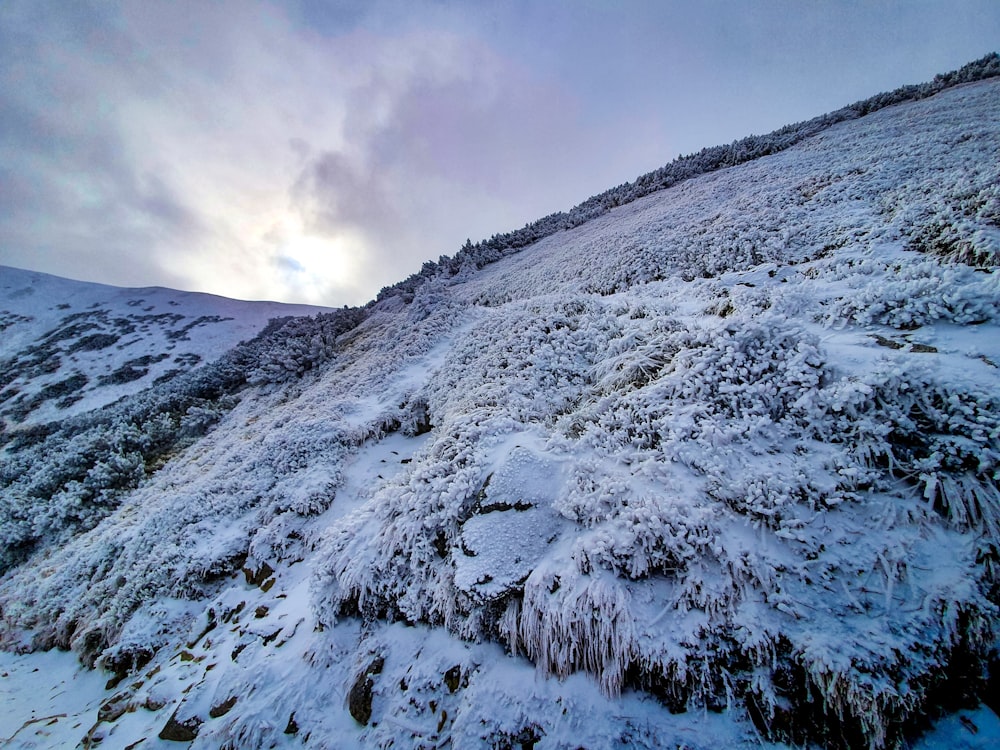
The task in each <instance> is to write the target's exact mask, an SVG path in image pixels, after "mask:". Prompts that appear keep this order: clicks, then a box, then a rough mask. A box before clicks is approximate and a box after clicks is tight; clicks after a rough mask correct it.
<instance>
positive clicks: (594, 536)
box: [0, 80, 1000, 750]
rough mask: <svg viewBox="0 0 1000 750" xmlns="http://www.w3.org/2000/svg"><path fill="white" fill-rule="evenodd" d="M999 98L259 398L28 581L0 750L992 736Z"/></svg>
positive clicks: (13, 627) (243, 398)
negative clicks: (171, 729)
mask: <svg viewBox="0 0 1000 750" xmlns="http://www.w3.org/2000/svg"><path fill="white" fill-rule="evenodd" d="M998 111H1000V81H997V80H993V81H986V82H982V83H977V84H971V85H964V86H959V87H956V88H953V89H949V90H947V91H945V92H943V93H941V94H938V95H936V96H934V97H932V98H929V99H926V100H923V101H920V102H915V103H910V104H904V105H899V106H895V107H891V108H888V109H884V110H881V111H879V112H876V113H874V114H871V115H868V116H866V117H864V118H861V119H859V120H855V121H851V122H845V123H841V124H839V125H836V126H834V127H832V128H830V129H828V130H826V131H823V132H821V133H819V134H818V135H816V136H814V137H812V138H810V139H808V140H806V141H804V142H802V143H800V144H799V145H797V146H795V147H792V148H790V149H788V150H787V151H783V152H781V153H777V154H773V155H771V156H767V157H764V158H761V159H758V160H756V161H753V162H750V163H748V164H745V165H742V166H739V167H734V168H731V169H726V170H722V171H719V172H716V173H713V174H709V175H705V176H702V177H698V178H695V179H692V180H689V181H687V182H684V183H681V184H679V185H677V186H675V187H673V188H671V189H667V190H663V191H661V192H659V193H656V194H653V195H650V196H648V197H646V198H644V199H641V200H639V201H636V202H634V203H631V204H628V205H624V206H620V207H618V208H616V209H614V210H613V211H611V212H610V213H609V214H607V215H605V216H602V217H600V218H597V219H595V220H593V221H590V222H588V223H586V224H583V225H581V226H579V227H576V228H574V229H572V230H568V231H564V232H560V233H558V234H556V235H553V236H550V237H548V238H546V239H544V240H541V241H540V242H538V243H536V244H535V245H532V246H529V247H528V248H525V249H524V250H523V251H522V252H520V253H519V254H517V255H514V256H511V257H508V258H506V259H504V260H501V261H499V262H496V263H494V264H492V265H490V266H487V267H485V268H483V269H481V270H479V271H471V270H468V269H467V270H464V271H462V272H461V273H460V274H459V275H457V276H454V277H451V278H445V277H438V278H434V279H431V280H429V281H428V282H427V283H425V284H424V285H422V286H420V287H419V288H418V289H417V292H416V296H415V298H414V299H413V300H412V301H411V302H409V303H404V302H403V301H402V300H401V299H400V298H398V297H396V298H390V299H388V300H386V301H384V302H381V303H379V304H377V305H375V306H374V307H373V308H372V309H371V311H370V314H369V315H368V317H367V318H366V319H365V320H364V322H362V323H361V324H360V325H359V326H358V327H357V328H355V329H353V330H351V331H349V332H347V333H344V334H343V335H341V336H340V338H339V339H338V340H337V342H336V346H335V347H333V349H334V350H335V351H334V354H333V355H332V356H331V357H330V358H329V359H328V360H326V361H325V362H324V364H323V365H322V366H320V367H316V368H314V369H313V370H310V371H308V372H306V373H304V374H303V375H302V376H301V377H300V378H298V379H295V380H292V381H290V382H286V383H264V384H260V385H250V386H247V387H246V388H244V389H243V390H242V391H241V392H240V393H239V394H238V398H237V399H234V401H233V403H232V404H230V406H231V408H227V411H226V412H225V414H224V415H223V416H221V421H219V422H218V424H216V425H215V427H214V428H212V429H210V430H208V431H207V433H206V434H204V435H203V436H200V437H198V439H197V440H196V441H194V442H193V443H191V444H188V445H186V446H184V447H182V448H181V449H179V450H178V451H177V452H176V453H174V454H171V455H169V456H168V457H167V458H165V459H164V461H163V463H162V466H159V465H157V466H156V467H154V468H155V470H149V471H147V473H145V474H143V475H142V478H141V481H138V484H137V486H136V487H135V489H130V490H128V491H127V492H124V493H123V494H122V495H120V496H115V499H114V503H112V504H109V505H108V506H107V508H105V509H103V510H102V512H101V514H99V515H95V516H93V518H92V520H90V521H88V523H86V524H82V525H72V524H68V525H65V526H60V525H59V524H61V523H62V520H60V519H62V516H59V517H58V518H57V519H56V520H55V521H47V523H51V524H53V526H52V528H58V529H61V531H60V532H59V533H58V534H57V533H55V532H52V533H49V532H46V534H45V535H41V536H38V539H41V540H42V542H40V543H39V546H38V547H37V548H33V549H31V550H29V551H28V552H27V553H26V557H25V558H24V559H23V560H20V561H19V562H17V564H14V565H13V566H12V567H10V568H9V569H8V570H6V572H4V573H3V577H2V579H0V616H2V628H0V633H2V644H3V646H4V648H5V649H7V651H8V652H9V653H7V654H3V655H2V661H0V665H2V672H3V675H4V676H3V677H2V679H0V690H3V691H4V696H5V697H7V696H9V700H5V701H4V703H5V706H6V705H10V706H11V708H10V709H9V710H5V711H3V712H2V713H3V714H4V716H3V719H2V720H0V721H2V723H0V738H6V744H5V745H4V746H5V747H11V748H29V747H53V748H54V747H67V746H72V745H73V744H74V743H82V745H83V746H85V747H92V746H96V745H97V744H98V740H100V746H102V747H121V748H143V749H145V748H157V747H162V748H166V747H176V746H180V745H179V744H178V742H177V741H168V740H165V739H160V738H159V737H158V735H159V734H160V733H161V730H164V729H165V728H166V727H167V726H168V724H171V723H173V724H175V725H183V726H186V727H188V731H189V732H191V733H192V734H191V736H190V737H189V738H188V739H187V740H184V742H186V743H187V745H188V746H189V747H191V748H206V749H207V748H218V747H227V748H272V747H310V748H350V747H381V748H388V747H397V748H398V747H420V748H444V747H453V748H506V747H536V748H539V750H544V749H545V748H568V749H572V748H578V747H584V748H615V747H620V748H625V747H647V748H661V747H686V748H719V747H784V746H785V745H782V744H781V743H782V742H787V743H789V744H790V745H791V746H802V745H804V744H814V745H820V746H821V745H828V746H834V747H837V746H862V747H863V746H868V747H873V748H878V747H884V746H900V745H903V744H907V743H910V746H916V747H921V748H925V749H926V750H931V749H932V748H939V747H968V748H980V747H989V746H995V745H996V744H997V743H1000V722H998V720H997V717H996V716H995V715H994V714H993V713H992V712H991V711H990V709H989V708H987V707H986V706H977V705H976V699H977V697H978V696H982V695H984V693H983V690H984V688H983V685H982V684H981V682H982V681H981V679H980V672H979V671H980V669H981V668H982V667H983V665H984V663H985V662H986V660H987V659H988V657H989V655H990V653H995V652H996V637H997V625H998V615H997V594H996V591H997V581H996V577H995V575H996V571H995V565H996V560H997V559H998V554H1000V552H998V550H1000V533H998V531H1000V491H998V459H1000V409H998V405H1000V376H998V365H1000V325H998V321H1000V281H998V280H1000V272H998V265H997V257H998V243H1000V118H997V116H996V113H997V112H998ZM6 273H8V274H9V272H6ZM4 278H8V276H3V277H0V279H4ZM4 283H7V282H4ZM18 283H20V282H18ZM46 283H50V284H51V283H55V282H51V281H47V282H46ZM65 284H66V286H65V287H63V288H60V289H59V290H58V294H59V296H58V297H56V298H51V299H45V298H44V297H43V296H42V292H41V290H40V291H39V293H38V295H37V296H36V297H35V298H34V299H35V301H34V302H33V303H32V304H33V305H34V307H33V308H32V309H31V310H29V311H25V312H17V311H16V310H15V309H14V308H13V307H11V308H10V309H11V312H10V319H11V320H13V323H12V324H11V327H10V328H9V329H8V331H13V330H16V329H17V326H25V325H28V323H27V322H26V321H20V320H18V319H16V316H18V315H22V316H24V317H29V316H31V317H34V318H35V319H36V321H40V320H41V319H42V317H43V313H44V314H45V315H52V316H57V315H58V314H60V313H61V312H62V311H59V312H55V311H53V310H52V309H51V308H53V307H56V306H57V304H59V302H60V301H61V300H63V299H65V300H67V301H69V304H75V303H73V302H72V300H73V299H74V298H73V291H72V290H73V288H74V286H73V285H72V284H70V283H69V282H65ZM7 286H8V288H12V286H11V285H10V284H7ZM13 286H17V284H14V285H13ZM52 288H53V289H56V287H52ZM53 293H55V292H53ZM81 294H82V295H83V296H84V298H85V299H86V300H88V301H87V302H86V304H87V305H89V304H91V303H90V302H89V300H90V299H91V298H92V297H87V296H86V295H88V294H90V295H92V294H93V292H92V291H87V290H86V289H85V290H84V292H81ZM121 294H122V295H123V296H122V297H120V299H122V300H124V304H125V305H126V306H128V305H129V300H131V299H132V298H133V297H135V298H136V299H138V298H142V299H143V300H144V301H143V302H142V303H140V304H145V305H147V306H148V305H153V304H156V305H161V306H162V305H167V306H169V304H170V303H169V301H163V302H161V301H160V297H158V296H157V295H163V299H164V300H168V299H171V298H170V297H169V295H170V294H175V293H168V292H166V291H159V292H156V293H155V294H154V293H153V292H151V291H148V290H143V293H141V294H140V293H138V292H129V293H125V292H122V293H121ZM23 296H25V295H22V297H23ZM15 297H16V295H12V294H8V295H7V299H12V298H15ZM16 299H21V297H16ZM16 299H15V301H16ZM199 299H200V298H199ZM95 301H96V300H95ZM176 301H177V302H178V304H177V305H176V306H174V307H176V310H177V311H178V313H179V314H184V315H186V316H187V318H186V320H188V321H189V322H190V321H192V320H197V319H198V318H199V317H201V316H203V315H205V314H206V312H205V310H206V308H204V307H201V306H199V305H200V304H201V303H197V304H195V303H194V302H192V303H191V307H188V306H186V305H187V304H188V302H187V301H186V300H184V299H181V298H180V297H177V298H176ZM10 304H13V303H12V302H11V303H10ZM80 304H83V303H80ZM102 304H107V306H108V307H109V309H111V308H112V307H113V306H112V305H111V304H110V303H102ZM220 304H222V303H220ZM233 304H236V303H233ZM77 306H79V305H77ZM0 307H2V305H0ZM85 309H87V308H86V305H84V306H83V307H82V308H81V310H85ZM128 309H129V310H131V309H133V308H131V307H128ZM137 309H142V308H141V307H138V306H137ZM160 309H161V308H160V307H156V308H155V310H154V311H153V312H157V311H159V310H160ZM163 309H164V310H166V309H168V308H163ZM212 309H213V310H215V311H216V312H213V313H212V314H220V315H222V313H218V312H217V311H218V310H219V308H217V307H216V308H212ZM251 309H253V308H252V307H240V308H239V310H238V311H232V312H231V315H232V317H234V318H236V319H237V320H239V319H240V318H241V316H244V315H245V316H252V315H253V314H256V313H250V312H249V311H250V310H251ZM73 310H76V307H74V308H73ZM114 311H115V314H118V313H119V312H124V310H123V309H122V308H121V307H120V306H118V307H114ZM65 312H69V310H67V311H65ZM268 314H270V313H268ZM260 315H261V317H259V318H257V320H263V317H264V316H263V313H261V314H260ZM51 320H55V318H51ZM181 323H182V321H178V323H177V325H181ZM38 325H41V323H38ZM45 325H51V323H46V324H45ZM219 325H222V324H221V323H220V324H219ZM22 330H26V329H22ZM39 330H40V329H39ZM171 330H174V329H171ZM199 330H200V328H199V327H197V326H196V327H194V328H192V329H190V332H191V337H192V338H194V337H195V335H196V334H197V333H198V332H199ZM217 330H222V329H217ZM255 330H259V329H255ZM5 334H6V332H5ZM149 335H150V337H153V336H155V335H160V334H156V333H155V332H154V331H153V329H152V328H151V330H150V332H149ZM163 335H164V336H165V335H166V334H165V333H164V334H163ZM227 335H228V334H227ZM233 335H237V334H235V333H234V334H233ZM238 335H239V336H241V337H244V338H246V337H247V336H248V333H243V332H240V333H239V334H238ZM32 336H35V337H37V336H38V333H34V334H25V337H23V338H17V339H15V338H13V337H11V338H8V337H7V336H6V335H5V337H4V339H3V341H4V343H3V354H2V356H4V357H6V356H10V354H9V353H10V352H11V351H15V352H20V351H22V350H24V349H25V348H26V347H30V346H31V345H32V343H31V342H32V341H33V340H34V339H33V338H32ZM171 340H172V339H171ZM150 341H152V343H150V342H149V341H147V340H146V339H145V338H142V339H141V340H140V341H139V342H137V343H136V344H135V346H137V347H140V349H141V353H143V354H151V355H155V354H158V353H166V349H168V348H169V344H166V343H165V342H166V341H167V338H161V339H156V340H155V341H154V340H153V339H152V338H151V339H150ZM221 341H222V339H219V340H216V343H215V344H213V346H212V347H208V348H205V349H199V350H198V352H199V353H201V354H203V355H204V354H206V353H207V352H209V351H211V350H212V349H213V348H214V347H216V346H221V345H222V344H221V343H220V342H221ZM140 349H136V350H135V351H136V352H137V354H138V353H139V352H140ZM101 351H103V350H96V353H95V354H94V355H93V356H94V359H93V361H91V360H86V363H87V366H88V367H92V368H98V369H92V370H88V371H87V372H88V373H89V372H94V373H96V372H98V371H99V368H100V367H101V366H103V365H101V364H100V362H99V361H98V359H97V354H100V352H101ZM176 351H178V352H182V351H186V350H182V349H181V348H180V345H178V349H177V350H176ZM171 353H172V351H171ZM88 356H90V355H88ZM115 356H117V355H115ZM122 356H124V355H122ZM129 356H131V355H129ZM78 360H79V361H78V363H74V365H76V366H78V367H81V368H82V367H83V363H84V359H83V358H78ZM70 361H72V360H70ZM117 361H118V360H115V362H116V363H117ZM164 362H165V360H164ZM64 366H65V365H64ZM82 371H83V370H82V369H81V372H82ZM153 374H154V373H153V372H152V370H151V372H150V375H151V376H152V375H153ZM88 377H89V378H92V376H91V375H88ZM44 382H48V381H44ZM122 395H124V394H122ZM95 399H96V396H95ZM98 401H99V399H97V400H94V401H85V402H79V404H78V406H77V408H80V409H84V408H90V407H92V406H95V405H96V404H97V403H98ZM54 408H55V407H53V408H49V407H48V406H45V407H44V409H45V410H43V408H41V407H40V408H39V410H38V412H37V414H35V412H32V415H33V416H31V419H38V420H41V419H43V418H45V419H48V418H53V417H54V416H58V414H57V412H56V411H54ZM43 445H44V444H43ZM16 449H17V445H16V444H15V443H10V444H8V445H7V447H6V448H5V449H4V456H3V458H4V460H7V461H9V462H10V463H9V464H7V465H9V466H18V465H19V464H17V463H16V462H17V454H16ZM37 460H38V462H39V465H37V466H36V467H34V470H35V471H37V472H38V473H39V474H44V473H45V472H46V471H48V468H49V467H48V464H47V463H45V461H46V460H47V459H41V458H40V459H37ZM51 460H52V461H57V460H58V458H57V457H52V459H51ZM148 468H149V467H147V469H148ZM5 470H6V471H8V472H10V471H12V470H9V469H5ZM0 476H3V474H2V473H0ZM8 478H9V479H10V477H8ZM4 486H9V487H15V486H16V487H21V486H22V485H21V484H17V483H14V482H13V480H12V479H11V481H10V482H8V484H7V485H4ZM0 489H2V488H0ZM6 492H7V495H6V496H0V500H2V501H3V503H4V505H2V506H0V510H3V513H5V514H6V516H4V515H3V514H0V522H2V523H3V524H6V525H7V527H9V528H5V527H0V531H2V532H3V533H4V534H6V535H9V538H11V539H15V538H16V539H21V538H22V537H20V536H16V534H20V533H21V532H22V531H23V530H24V527H25V525H26V524H27V525H29V526H30V524H31V523H32V520H31V519H25V518H22V517H20V516H18V514H17V509H18V507H21V506H19V503H21V502H22V497H21V495H17V494H16V493H15V492H14V491H13V490H6ZM18 492H21V490H20V489H19V490H18ZM66 496H67V497H68V496H69V495H66ZM60 497H62V495H60ZM76 497H78V495H77V496H76ZM33 502H34V501H33ZM109 503H110V501H109ZM32 507H35V506H32ZM71 510H72V512H71V511H70V510H66V511H62V510H61V511H60V512H61V513H65V514H66V517H68V518H71V517H75V516H73V513H75V512H76V510H74V509H71ZM88 518H89V517H88ZM15 526H17V528H16V529H15V528H14V527H15ZM47 528H48V527H47ZM5 538H8V537H5ZM53 647H60V648H67V649H72V650H73V651H74V652H75V653H76V655H78V656H79V658H81V659H82V660H83V661H84V662H86V663H88V664H90V663H94V664H95V665H96V667H97V669H101V668H102V667H103V668H105V669H106V670H108V671H105V672H101V673H98V672H93V671H88V670H86V669H83V668H73V667H72V666H71V665H70V663H69V662H68V659H69V656H68V655H65V654H58V653H55V652H52V651H44V649H51V648H53ZM963 664H968V665H971V666H969V667H968V668H967V669H966V671H965V672H963V671H962V665H963ZM36 667H37V668H38V669H39V670H40V672H33V671H32V670H33V669H35V668H36ZM113 672H117V675H116V676H113V674H112V673H113ZM97 674H100V678H99V679H98V677H97ZM109 679H110V680H111V682H112V683H114V685H113V686H109V687H107V688H106V689H104V688H103V685H102V683H103V682H104V681H105V680H109ZM949 680H950V681H949ZM994 684H996V683H995V682H994ZM56 693H58V695H57V694H56ZM945 697H949V698H951V699H953V703H954V705H951V704H948V705H946V703H947V701H945V700H944V699H945ZM963 701H964V703H965V705H962V703H963ZM958 709H961V710H958ZM939 710H946V711H950V712H951V713H949V714H948V715H947V716H945V717H944V718H942V719H941V721H940V722H939V723H938V724H937V728H936V729H934V730H933V731H931V732H930V733H928V734H925V735H924V736H922V737H917V735H916V734H915V733H916V732H918V730H919V729H920V727H921V726H923V725H924V724H925V723H928V722H932V721H933V720H934V717H935V715H936V713H935V712H937V711H939ZM44 717H49V718H48V719H46V720H44V721H40V720H39V719H42V718H44ZM195 733H196V734H195ZM914 742H916V743H917V744H916V745H913V744H912V743H914Z"/></svg>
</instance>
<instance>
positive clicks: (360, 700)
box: [347, 656, 385, 726]
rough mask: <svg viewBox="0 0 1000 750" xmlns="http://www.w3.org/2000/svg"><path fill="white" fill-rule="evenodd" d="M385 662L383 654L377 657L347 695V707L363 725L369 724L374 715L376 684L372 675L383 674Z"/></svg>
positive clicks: (359, 676) (356, 680) (360, 675)
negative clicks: (374, 690) (373, 693)
mask: <svg viewBox="0 0 1000 750" xmlns="http://www.w3.org/2000/svg"><path fill="white" fill-rule="evenodd" d="M384 664H385V659H383V658H382V657H381V656H377V657H375V658H374V659H373V660H372V661H371V663H370V664H369V665H368V667H367V668H366V669H365V670H364V671H362V672H361V674H359V675H358V676H357V678H356V679H355V680H354V684H353V685H351V691H350V692H349V693H348V695H347V709H348V711H350V712H351V716H353V717H354V720H355V721H356V722H358V723H359V724H361V725H362V726H365V725H367V724H368V721H369V720H370V719H371V717H372V688H373V687H374V686H375V681H374V680H373V679H372V677H373V676H374V675H377V674H381V672H382V667H383V666H384Z"/></svg>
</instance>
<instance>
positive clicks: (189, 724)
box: [158, 711, 201, 742]
mask: <svg viewBox="0 0 1000 750" xmlns="http://www.w3.org/2000/svg"><path fill="white" fill-rule="evenodd" d="M200 727H201V719H199V718H198V717H197V716H192V717H191V718H190V719H185V720H184V721H181V720H180V719H178V718H177V711H174V713H173V715H172V716H171V717H170V719H169V720H168V721H167V723H166V724H165V725H164V727H163V729H161V730H160V734H159V735H158V736H159V738H160V739H161V740H166V741H168V742H190V741H191V740H193V739H194V738H195V737H197V736H198V730H199V728H200Z"/></svg>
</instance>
